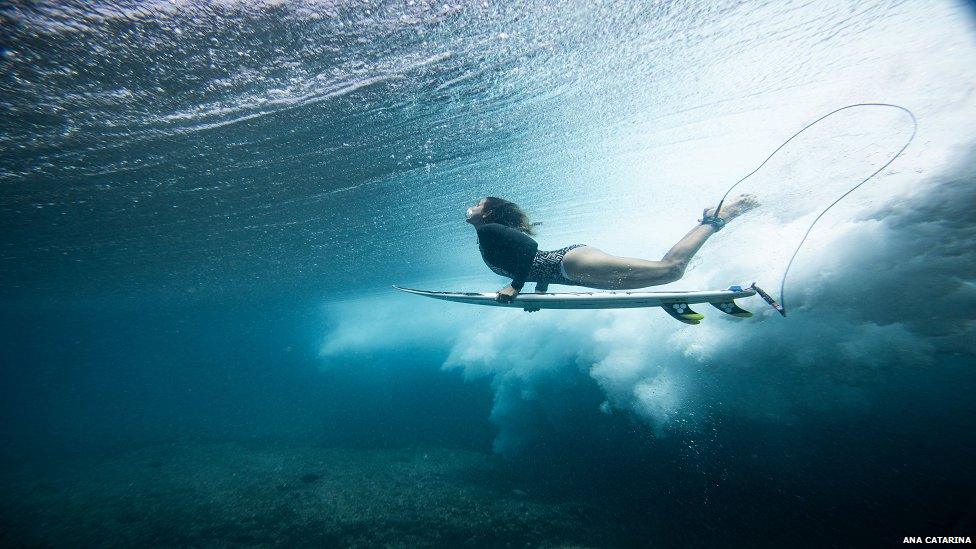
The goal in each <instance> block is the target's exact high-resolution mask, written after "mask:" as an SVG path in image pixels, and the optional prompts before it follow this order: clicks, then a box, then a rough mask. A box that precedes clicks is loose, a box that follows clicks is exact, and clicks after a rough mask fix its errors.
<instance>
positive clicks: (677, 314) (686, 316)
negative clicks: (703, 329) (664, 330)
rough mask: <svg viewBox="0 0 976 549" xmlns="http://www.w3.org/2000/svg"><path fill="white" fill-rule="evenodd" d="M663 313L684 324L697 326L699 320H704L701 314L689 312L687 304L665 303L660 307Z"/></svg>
mask: <svg viewBox="0 0 976 549" xmlns="http://www.w3.org/2000/svg"><path fill="white" fill-rule="evenodd" d="M661 308H662V309H664V312H666V313H668V314H669V315H671V316H672V317H674V318H675V320H678V321H680V322H684V323H685V324H699V322H700V321H701V319H703V318H705V316H704V315H702V314H701V313H696V312H695V311H693V310H691V307H689V306H688V304H687V303H667V304H665V305H661Z"/></svg>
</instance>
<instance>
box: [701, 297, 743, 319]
mask: <svg viewBox="0 0 976 549" xmlns="http://www.w3.org/2000/svg"><path fill="white" fill-rule="evenodd" d="M709 305H711V306H712V307H715V308H716V309H718V310H720V311H722V312H723V313H725V314H727V315H732V316H737V317H739V318H749V317H750V316H752V313H750V312H749V311H747V310H745V309H743V308H742V307H739V305H738V304H736V302H735V301H732V300H729V301H723V302H721V303H709Z"/></svg>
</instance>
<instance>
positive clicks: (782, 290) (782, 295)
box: [714, 103, 918, 317]
mask: <svg viewBox="0 0 976 549" xmlns="http://www.w3.org/2000/svg"><path fill="white" fill-rule="evenodd" d="M858 107H883V108H891V109H898V110H900V111H902V112H904V113H905V114H907V115H908V117H909V118H910V119H911V122H912V133H911V135H910V136H909V137H908V140H907V141H906V142H905V144H904V145H902V147H901V148H900V149H898V152H896V153H895V154H894V156H892V157H891V158H889V159H888V161H887V162H885V163H884V164H882V165H881V167H880V168H878V169H876V170H874V172H872V173H871V175H869V176H867V177H865V178H864V179H862V180H861V181H860V182H859V183H858V184H856V185H854V186H853V187H851V188H849V189H847V191H845V192H844V194H842V195H840V196H839V197H837V198H836V199H835V200H834V201H833V202H831V203H830V204H828V205H827V207H826V208H824V209H823V211H821V212H820V213H819V214H817V217H815V218H814V219H813V221H812V222H811V223H810V226H809V227H807V230H806V232H805V233H803V238H801V239H800V243H799V244H797V246H796V249H795V250H793V255H791V256H790V261H789V262H788V263H787V264H786V270H784V271H783V278H782V279H781V280H780V283H779V299H780V301H779V302H777V301H776V300H775V299H773V297H772V296H771V295H769V294H768V293H767V292H765V291H764V290H763V289H762V288H760V287H759V286H756V284H755V283H753V284H752V286H750V288H752V289H753V290H755V291H756V293H757V294H759V296H760V297H762V298H763V300H765V301H766V303H769V304H770V305H771V306H772V307H773V308H774V309H776V311H777V312H779V314H781V315H783V316H784V317H785V316H786V277H787V275H788V274H789V273H790V267H792V266H793V261H794V260H795V259H796V256H797V254H799V253H800V248H802V247H803V244H805V243H806V241H807V237H809V236H810V233H811V232H812V231H813V227H814V225H816V224H817V222H818V221H820V218H821V217H823V216H824V214H826V213H827V212H828V211H830V209H831V208H833V207H834V206H836V205H837V203H838V202H840V201H841V200H843V199H844V198H846V197H847V195H849V194H851V193H852V192H854V191H855V190H857V189H858V187H860V186H861V185H863V184H865V183H867V182H868V181H870V180H871V179H872V178H873V177H874V176H876V175H878V174H879V173H881V171H882V170H884V169H885V168H887V167H888V166H889V165H890V164H891V163H892V162H894V161H895V159H897V158H898V157H899V156H901V154H902V153H903V152H905V149H907V148H908V146H909V145H911V144H912V141H914V140H915V134H916V132H917V131H918V120H917V119H916V118H915V114H914V113H913V112H912V111H910V110H908V109H907V108H905V107H902V106H901V105H894V104H892V103H853V104H851V105H846V106H843V107H841V108H839V109H835V110H833V111H830V112H828V113H827V114H825V115H823V116H821V117H820V118H818V119H816V120H814V121H813V122H810V123H809V124H807V125H806V126H803V127H802V128H800V131H798V132H796V133H794V134H793V135H791V136H790V138H789V139H787V140H786V141H784V142H783V143H782V144H781V145H780V146H779V147H776V149H775V150H774V151H773V152H771V153H770V154H769V156H767V157H766V159H765V160H763V161H762V163H760V164H759V165H758V166H756V169H754V170H752V171H751V172H749V173H747V174H746V175H745V176H744V177H743V178H742V179H739V180H738V181H736V182H735V183H733V184H732V186H731V187H729V189H728V190H727V191H725V194H723V195H722V199H721V200H719V201H718V206H716V207H715V214H714V215H715V216H718V215H719V212H720V211H721V210H722V204H724V203H725V199H726V198H728V196H729V193H731V192H732V191H733V190H734V189H735V188H736V187H738V186H739V183H742V182H743V181H745V180H746V179H749V178H750V177H752V176H753V175H754V174H755V173H756V172H758V171H759V170H761V169H762V167H763V166H765V165H766V163H767V162H769V160H770V159H771V158H773V156H775V155H776V153H778V152H779V151H780V150H781V149H783V147H785V146H786V145H787V144H789V142H790V141H793V139H795V138H796V137H797V136H799V135H800V134H801V133H803V132H805V131H807V130H808V129H810V128H811V127H813V126H815V125H817V124H818V123H819V122H820V121H822V120H824V119H825V118H828V117H830V116H833V115H835V114H837V113H839V112H841V111H845V110H847V109H854V108H858Z"/></svg>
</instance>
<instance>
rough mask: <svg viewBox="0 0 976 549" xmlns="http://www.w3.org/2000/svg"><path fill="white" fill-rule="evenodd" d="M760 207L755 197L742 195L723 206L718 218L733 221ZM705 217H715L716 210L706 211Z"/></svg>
mask: <svg viewBox="0 0 976 549" xmlns="http://www.w3.org/2000/svg"><path fill="white" fill-rule="evenodd" d="M758 205H759V200H758V199H756V197H755V195H751V194H740V195H739V196H736V197H733V198H732V199H730V200H727V201H725V202H724V203H723V204H722V209H721V210H719V212H718V216H719V217H721V218H722V219H724V220H725V221H732V220H733V219H735V218H736V217H739V216H740V215H742V214H744V213H746V212H748V211H749V210H751V209H753V208H755V207H756V206H758ZM705 215H715V208H709V209H708V210H706V211H705Z"/></svg>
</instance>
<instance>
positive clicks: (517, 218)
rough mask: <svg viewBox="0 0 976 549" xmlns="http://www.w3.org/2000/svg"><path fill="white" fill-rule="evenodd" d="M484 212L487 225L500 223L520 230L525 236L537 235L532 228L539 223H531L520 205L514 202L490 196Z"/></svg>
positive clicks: (486, 201)
mask: <svg viewBox="0 0 976 549" xmlns="http://www.w3.org/2000/svg"><path fill="white" fill-rule="evenodd" d="M482 211H483V215H484V218H485V223H499V224H501V225H505V226H507V227H511V228H513V229H518V230H520V231H522V232H523V233H525V234H535V231H534V230H533V229H532V226H533V225H538V223H529V216H527V215H525V212H524V211H522V208H519V207H518V204H516V203H514V202H509V201H508V200H505V199H504V198H498V197H497V196H489V197H487V198H486V199H485V206H484V209H483V210H482Z"/></svg>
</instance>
